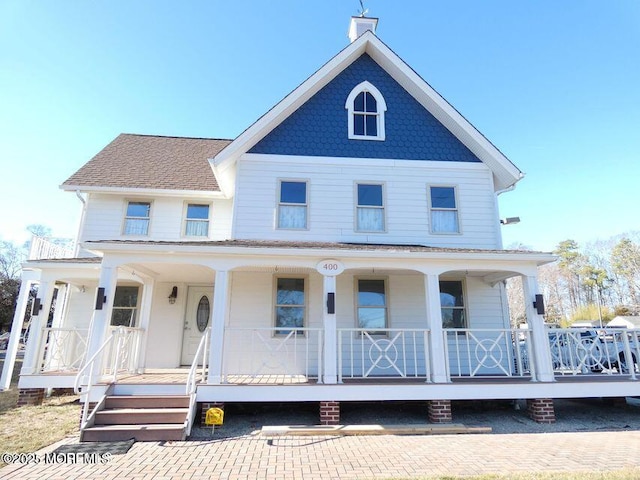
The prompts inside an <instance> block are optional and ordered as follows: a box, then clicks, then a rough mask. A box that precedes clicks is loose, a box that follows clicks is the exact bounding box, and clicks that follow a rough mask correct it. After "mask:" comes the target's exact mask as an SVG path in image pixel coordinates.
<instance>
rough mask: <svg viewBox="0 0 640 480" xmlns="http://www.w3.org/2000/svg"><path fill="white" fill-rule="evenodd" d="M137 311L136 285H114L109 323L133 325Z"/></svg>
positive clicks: (134, 324)
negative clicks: (114, 290)
mask: <svg viewBox="0 0 640 480" xmlns="http://www.w3.org/2000/svg"><path fill="white" fill-rule="evenodd" d="M137 313H138V287H125V286H118V287H116V292H115V294H114V296H113V310H112V313H111V325H112V326H114V327H119V326H123V327H135V326H136V322H137V320H138V319H137Z"/></svg>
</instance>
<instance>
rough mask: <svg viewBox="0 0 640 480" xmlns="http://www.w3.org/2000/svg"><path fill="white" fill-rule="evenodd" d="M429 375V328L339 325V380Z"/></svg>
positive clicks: (424, 377) (423, 376)
mask: <svg viewBox="0 0 640 480" xmlns="http://www.w3.org/2000/svg"><path fill="white" fill-rule="evenodd" d="M430 376H431V375H430V365H429V330H425V329H398V328H381V329H376V330H375V331H372V330H370V329H363V328H341V329H338V381H340V382H342V381H343V380H344V379H345V378H349V379H354V378H394V377H395V378H421V379H424V380H425V381H429V378H430Z"/></svg>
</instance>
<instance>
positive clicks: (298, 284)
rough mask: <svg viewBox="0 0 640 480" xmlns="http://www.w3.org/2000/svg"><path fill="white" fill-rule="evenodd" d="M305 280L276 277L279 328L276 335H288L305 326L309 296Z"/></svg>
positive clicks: (276, 315) (276, 320) (276, 318)
mask: <svg viewBox="0 0 640 480" xmlns="http://www.w3.org/2000/svg"><path fill="white" fill-rule="evenodd" d="M304 280H305V279H304V278H289V277H276V298H275V326H276V328H278V329H279V330H277V331H276V335H288V334H289V333H291V331H292V330H293V329H296V328H304V326H305V316H306V297H307V296H306V291H305V281H304ZM297 333H298V334H301V333H303V332H302V331H298V332H297Z"/></svg>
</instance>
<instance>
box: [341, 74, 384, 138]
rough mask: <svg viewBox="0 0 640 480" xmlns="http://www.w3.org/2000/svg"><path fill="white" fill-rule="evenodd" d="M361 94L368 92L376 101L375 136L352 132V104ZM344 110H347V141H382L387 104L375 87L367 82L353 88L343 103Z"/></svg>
mask: <svg viewBox="0 0 640 480" xmlns="http://www.w3.org/2000/svg"><path fill="white" fill-rule="evenodd" d="M361 92H369V93H370V94H371V95H372V96H373V98H375V99H376V102H377V106H378V113H377V115H376V118H377V120H378V135H376V136H373V135H356V134H355V133H354V132H353V115H354V111H353V103H354V101H355V99H356V97H357V96H358V95H359V94H360V93H361ZM344 108H346V109H347V128H348V134H349V140H377V141H384V139H385V135H386V134H385V128H384V117H385V112H386V111H387V103H386V102H385V101H384V97H383V96H382V94H381V93H380V90H378V89H377V88H376V87H374V86H373V85H372V84H371V83H369V82H367V81H364V82H362V83H359V84H358V85H356V86H355V87H354V89H353V90H351V93H349V96H348V97H347V101H346V102H345V105H344Z"/></svg>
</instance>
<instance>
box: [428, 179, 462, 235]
mask: <svg viewBox="0 0 640 480" xmlns="http://www.w3.org/2000/svg"><path fill="white" fill-rule="evenodd" d="M429 200H430V204H431V233H460V223H459V221H458V204H457V201H456V189H455V187H430V188H429Z"/></svg>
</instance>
